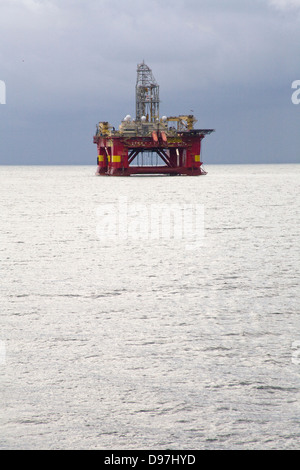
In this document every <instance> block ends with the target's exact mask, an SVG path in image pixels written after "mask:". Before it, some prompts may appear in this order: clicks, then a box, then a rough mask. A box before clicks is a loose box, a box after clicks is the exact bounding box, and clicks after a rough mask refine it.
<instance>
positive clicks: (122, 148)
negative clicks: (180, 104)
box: [94, 62, 214, 176]
mask: <svg viewBox="0 0 300 470" xmlns="http://www.w3.org/2000/svg"><path fill="white" fill-rule="evenodd" d="M195 122H197V120H196V119H195V117H194V116H193V115H192V114H190V115H180V116H170V117H167V116H163V117H162V118H160V117H159V85H158V84H157V82H156V80H155V78H154V76H153V74H152V70H151V69H150V68H149V67H148V66H147V65H146V64H145V63H144V62H143V63H142V64H138V66H137V82H136V118H135V119H132V118H131V116H130V115H127V116H126V117H125V118H124V120H123V121H122V122H121V124H120V126H119V130H115V128H114V127H112V126H111V125H110V124H109V123H108V122H105V121H104V122H99V124H98V125H97V126H96V134H95V135H94V143H95V144H97V149H98V159H97V165H98V166H97V171H96V174H97V175H106V176H130V175H136V174H167V175H193V176H197V175H205V174H206V172H205V171H204V170H203V168H202V162H201V161H200V155H201V142H202V139H203V138H204V137H205V136H206V135H207V134H210V133H211V132H214V129H194V124H195Z"/></svg>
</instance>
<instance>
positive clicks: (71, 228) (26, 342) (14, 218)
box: [0, 165, 300, 449]
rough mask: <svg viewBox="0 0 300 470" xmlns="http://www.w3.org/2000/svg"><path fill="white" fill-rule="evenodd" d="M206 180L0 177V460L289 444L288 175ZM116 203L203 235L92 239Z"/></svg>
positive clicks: (291, 300) (296, 370)
mask: <svg viewBox="0 0 300 470" xmlns="http://www.w3.org/2000/svg"><path fill="white" fill-rule="evenodd" d="M206 169H207V170H208V175H207V176H204V177H194V178H193V177H157V176H153V177H145V176H144V177H130V178H123V177H120V178H112V177H111V178H105V177H104V178H103V177H95V176H94V171H95V168H94V167H90V166H89V167H80V166H77V167H76V166H74V167H72V166H70V167H23V168H20V167H1V168H0V180H1V186H0V196H1V197H0V205H1V226H0V242H1V243H0V254H1V284H0V299H1V305H0V307H1V312H0V313H1V332H0V377H1V436H0V448H2V449H254V448H256V449H296V448H298V447H299V442H300V408H299V398H300V394H299V389H300V330H299V266H300V263H299V174H300V166H299V165H250V166H247V165H241V166H238V165H235V166H230V165H228V166H211V167H207V168H206ZM119 197H123V198H127V200H128V206H129V207H131V206H132V205H133V204H135V203H137V202H139V203H140V204H143V205H144V206H145V207H148V206H149V204H150V205H151V204H152V205H155V204H158V203H162V202H164V203H166V204H170V203H172V204H175V205H177V207H178V208H179V210H181V209H182V208H183V207H184V204H190V203H193V204H200V205H203V207H204V237H203V238H201V237H200V236H199V239H198V240H197V236H195V244H193V240H189V241H188V242H187V240H185V239H174V238H172V237H169V238H167V237H164V238H163V237H161V238H158V239H149V238H148V239H140V240H139V239H134V238H133V237H127V238H126V237H125V238H122V237H109V236H107V237H100V236H99V224H101V223H102V218H101V211H103V217H105V216H107V211H108V212H109V207H110V206H109V205H111V208H112V211H113V210H114V208H115V206H114V204H115V203H116V201H117V200H118V198H119ZM119 215H120V214H119Z"/></svg>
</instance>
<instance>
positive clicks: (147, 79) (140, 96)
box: [135, 62, 159, 122]
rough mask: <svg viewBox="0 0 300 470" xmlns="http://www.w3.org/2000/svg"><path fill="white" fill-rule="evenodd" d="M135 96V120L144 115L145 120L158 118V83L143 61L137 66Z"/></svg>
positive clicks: (153, 120)
mask: <svg viewBox="0 0 300 470" xmlns="http://www.w3.org/2000/svg"><path fill="white" fill-rule="evenodd" d="M135 96H136V121H140V120H141V118H142V116H145V117H146V121H147V122H149V121H150V122H155V121H156V120H157V119H158V118H159V85H158V84H157V83H156V80H155V78H154V76H153V74H152V70H151V69H150V68H149V67H148V65H146V64H145V62H143V63H142V64H139V65H138V66H137V80H136V87H135Z"/></svg>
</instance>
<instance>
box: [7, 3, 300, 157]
mask: <svg viewBox="0 0 300 470" xmlns="http://www.w3.org/2000/svg"><path fill="white" fill-rule="evenodd" d="M143 60H145V62H146V64H147V65H149V67H151V69H152V71H153V74H154V76H155V78H156V80H157V82H158V83H159V85H160V99H161V103H160V115H161V116H162V115H174V114H176V115H178V114H186V113H190V112H191V110H193V112H194V114H195V116H196V118H197V119H198V122H197V124H196V127H198V128H214V129H216V132H215V133H214V134H211V135H210V136H207V137H206V138H205V140H204V147H203V150H204V152H203V159H204V162H205V164H213V163H297V162H300V125H299V124H300V104H299V105H296V104H293V103H292V100H291V96H292V93H293V91H295V90H293V89H292V88H291V86H292V82H293V81H295V80H300V0H0V80H1V81H2V82H4V83H5V86H6V104H0V164H88V165H89V164H92V165H94V164H96V156H97V150H96V146H95V145H94V144H93V142H92V141H93V134H94V131H95V126H96V123H97V122H98V121H106V120H108V121H109V122H110V123H111V124H112V125H113V126H115V127H116V128H117V127H118V126H119V123H120V121H121V120H122V119H123V118H124V116H125V115H126V114H131V115H132V116H134V115H135V82H136V66H137V64H138V63H140V62H142V61H143ZM2 84H3V83H2ZM2 88H3V87H2ZM2 95H3V93H2ZM0 101H1V95H0ZM2 101H3V96H2Z"/></svg>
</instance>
